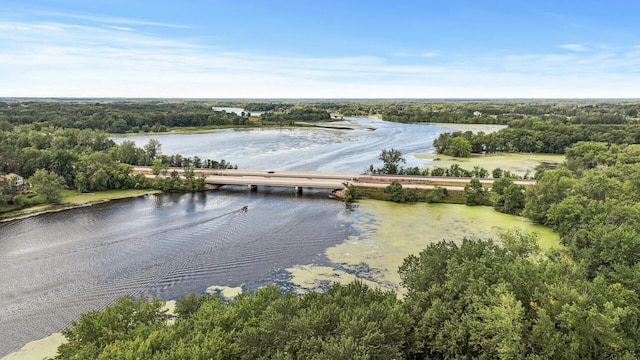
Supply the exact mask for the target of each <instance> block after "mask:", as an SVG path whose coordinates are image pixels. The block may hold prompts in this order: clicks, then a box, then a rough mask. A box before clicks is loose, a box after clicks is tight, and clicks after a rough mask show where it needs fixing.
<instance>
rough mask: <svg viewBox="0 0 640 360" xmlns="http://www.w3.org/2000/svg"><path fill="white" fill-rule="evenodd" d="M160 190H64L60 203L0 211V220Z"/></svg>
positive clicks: (153, 192)
mask: <svg viewBox="0 0 640 360" xmlns="http://www.w3.org/2000/svg"><path fill="white" fill-rule="evenodd" d="M159 193H161V191H160V190H150V189H127V190H109V191H100V192H94V193H77V192H75V191H72V190H64V191H63V194H62V200H61V201H60V203H59V204H44V205H38V206H33V207H29V208H25V209H19V210H13V211H8V212H5V213H0V222H6V221H12V220H18V219H24V218H27V217H31V216H36V215H41V214H46V213H52V212H58V211H64V210H69V209H75V208H80V207H84V206H91V205H96V204H100V203H104V202H107V201H111V200H118V199H125V198H132V197H139V196H144V195H148V194H159Z"/></svg>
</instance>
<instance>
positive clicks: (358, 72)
mask: <svg viewBox="0 0 640 360" xmlns="http://www.w3.org/2000/svg"><path fill="white" fill-rule="evenodd" d="M0 43H3V44H7V46H3V47H2V48H0V78H1V79H2V81H1V82H0V96H25V97H30V96H42V97H47V96H57V97H64V96H68V97H205V98H216V97H225V98H230V97H239V98H241V97H244V98H280V97H308V98H317V97H325V98H340V97H349V98H354V97H374V98H380V97H402V98H424V97H427V98H447V97H456V98H460V97H640V90H639V89H638V88H637V86H636V84H637V83H639V82H640V74H638V73H637V70H633V69H638V68H640V54H638V51H637V50H636V49H632V51H629V52H628V53H627V54H626V55H625V56H619V55H620V54H622V53H615V52H612V51H610V50H607V51H606V52H605V51H602V52H600V53H597V52H595V51H594V52H593V53H592V52H584V53H571V54H510V55H507V56H499V57H498V56H496V57H492V58H489V57H486V58H482V57H480V56H475V57H473V58H470V59H466V60H465V62H456V61H453V60H451V61H450V62H449V63H448V64H447V65H442V64H443V60H444V59H442V55H439V54H436V53H433V54H431V53H429V52H427V53H422V55H425V54H427V55H429V56H425V57H424V58H422V59H420V60H419V63H412V64H410V65H407V64H403V63H397V62H394V61H397V60H399V59H394V57H393V56H392V57H390V58H388V59H387V58H381V57H373V56H350V57H305V56H277V55H271V54H265V53H259V52H250V51H227V50H225V49H220V48H216V47H214V46H205V45H202V44H200V43H196V42H193V41H186V40H182V39H168V38H161V37H158V36H155V35H153V34H148V33H144V32H140V31H137V30H136V29H134V28H129V27H120V26H105V25H96V26H86V25H82V26H80V25H75V24H65V23H55V22H48V23H37V24H32V23H20V22H0ZM417 54H419V53H417ZM418 56H420V55H418ZM433 56H438V64H435V63H433V61H432V60H431V59H430V58H431V57H433ZM627 70H628V71H627ZM624 71H627V72H624Z"/></svg>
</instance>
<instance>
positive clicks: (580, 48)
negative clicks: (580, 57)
mask: <svg viewBox="0 0 640 360" xmlns="http://www.w3.org/2000/svg"><path fill="white" fill-rule="evenodd" d="M558 47H559V48H562V49H565V50H571V51H588V50H589V49H588V48H587V47H586V46H584V45H582V44H562V45H558Z"/></svg>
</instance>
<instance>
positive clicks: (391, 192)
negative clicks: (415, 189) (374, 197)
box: [384, 181, 405, 202]
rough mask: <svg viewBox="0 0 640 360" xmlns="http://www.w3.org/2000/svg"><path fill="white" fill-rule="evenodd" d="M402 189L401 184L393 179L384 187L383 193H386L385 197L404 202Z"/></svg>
mask: <svg viewBox="0 0 640 360" xmlns="http://www.w3.org/2000/svg"><path fill="white" fill-rule="evenodd" d="M402 190H403V189H402V184H400V183H399V182H397V181H393V182H391V184H389V186H387V187H386V188H384V193H385V194H387V199H389V200H391V201H393V202H404V200H405V198H404V193H403V191H402Z"/></svg>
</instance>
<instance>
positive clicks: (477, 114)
mask: <svg viewBox="0 0 640 360" xmlns="http://www.w3.org/2000/svg"><path fill="white" fill-rule="evenodd" d="M481 115H482V113H481V112H480V111H474V112H473V116H481Z"/></svg>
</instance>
